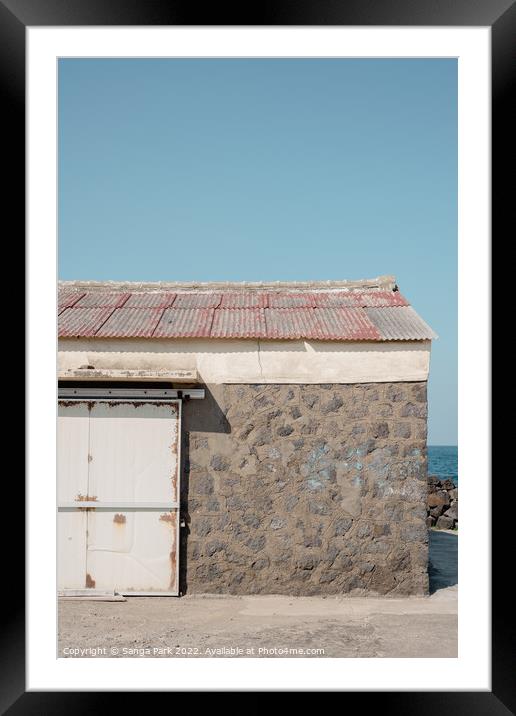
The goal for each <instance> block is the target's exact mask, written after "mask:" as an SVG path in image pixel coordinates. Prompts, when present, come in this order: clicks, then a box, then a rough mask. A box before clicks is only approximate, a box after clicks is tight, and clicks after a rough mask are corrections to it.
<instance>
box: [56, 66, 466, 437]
mask: <svg viewBox="0 0 516 716" xmlns="http://www.w3.org/2000/svg"><path fill="white" fill-rule="evenodd" d="M380 274H394V275H395V276H396V278H397V281H398V284H399V286H400V290H401V292H402V293H403V294H404V295H406V297H407V298H408V299H409V300H410V302H411V303H412V304H413V305H414V307H415V308H416V310H417V311H418V312H419V313H420V314H421V315H422V316H423V318H424V319H425V320H426V321H427V322H428V323H429V324H430V325H431V326H432V328H434V330H435V331H436V332H437V333H438V334H439V339H438V340H436V341H435V342H434V344H433V348H432V360H431V370H430V382H429V443H430V444H434V445H435V444H443V445H444V444H456V442H457V426H456V422H457V63H456V60H445V59H428V60H422V59H415V60H410V59H400V60H392V59H387V60H373V59H371V60H368V59H363V60H351V59H335V60H333V59H332V60H327V59H292V60H291V59H255V60H253V59H228V60H225V59H224V60H223V59H208V60H203V59H191V60H177V59H169V60H159V59H146V60H145V59H144V60H140V59H135V60H131V59H121V60H112V59H107V60H105V59H99V60H95V59H84V60H82V59H77V60H75V59H65V60H60V61H59V276H60V278H61V279H97V280H106V279H114V280H116V279H119V280H131V281H139V280H141V281H158V280H162V281H176V280H191V279H196V280H200V281H210V280H228V281H243V280H247V281H260V280H308V279H318V280H325V279H346V278H352V279H356V278H371V277H375V276H378V275H380Z"/></svg>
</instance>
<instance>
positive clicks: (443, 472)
mask: <svg viewBox="0 0 516 716" xmlns="http://www.w3.org/2000/svg"><path fill="white" fill-rule="evenodd" d="M457 467H458V448H457V445H429V446H428V474H429V475H436V476H437V477H438V478H439V479H441V480H445V479H451V480H453V482H454V483H455V484H456V485H458V484H459V475H458V469H457Z"/></svg>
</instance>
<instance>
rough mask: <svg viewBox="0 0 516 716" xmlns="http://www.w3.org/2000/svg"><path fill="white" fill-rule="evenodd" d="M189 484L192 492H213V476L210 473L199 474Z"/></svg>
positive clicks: (206, 493)
mask: <svg viewBox="0 0 516 716" xmlns="http://www.w3.org/2000/svg"><path fill="white" fill-rule="evenodd" d="M190 484H192V486H193V490H194V492H197V493H198V494H199V495H211V494H212V493H213V477H212V476H211V475H199V476H198V477H196V478H195V479H194V480H191V482H190Z"/></svg>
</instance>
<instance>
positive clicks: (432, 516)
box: [426, 475, 459, 530]
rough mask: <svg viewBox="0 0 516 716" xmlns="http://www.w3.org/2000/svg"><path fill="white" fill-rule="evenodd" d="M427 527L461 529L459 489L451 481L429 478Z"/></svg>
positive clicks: (433, 476)
mask: <svg viewBox="0 0 516 716" xmlns="http://www.w3.org/2000/svg"><path fill="white" fill-rule="evenodd" d="M426 515H427V517H426V524H427V527H435V528H436V529H438V530H456V529H458V528H459V488H458V487H457V485H455V484H454V483H453V482H452V481H451V480H440V479H439V478H438V477H435V475H429V477H428V497H427V509H426Z"/></svg>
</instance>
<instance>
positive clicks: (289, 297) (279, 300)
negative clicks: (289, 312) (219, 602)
mask: <svg viewBox="0 0 516 716" xmlns="http://www.w3.org/2000/svg"><path fill="white" fill-rule="evenodd" d="M314 305H315V304H314V298H313V294H312V293H311V292H310V291H305V292H304V293H294V292H289V291H278V292H276V293H272V292H271V293H269V308H313V306H314Z"/></svg>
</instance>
